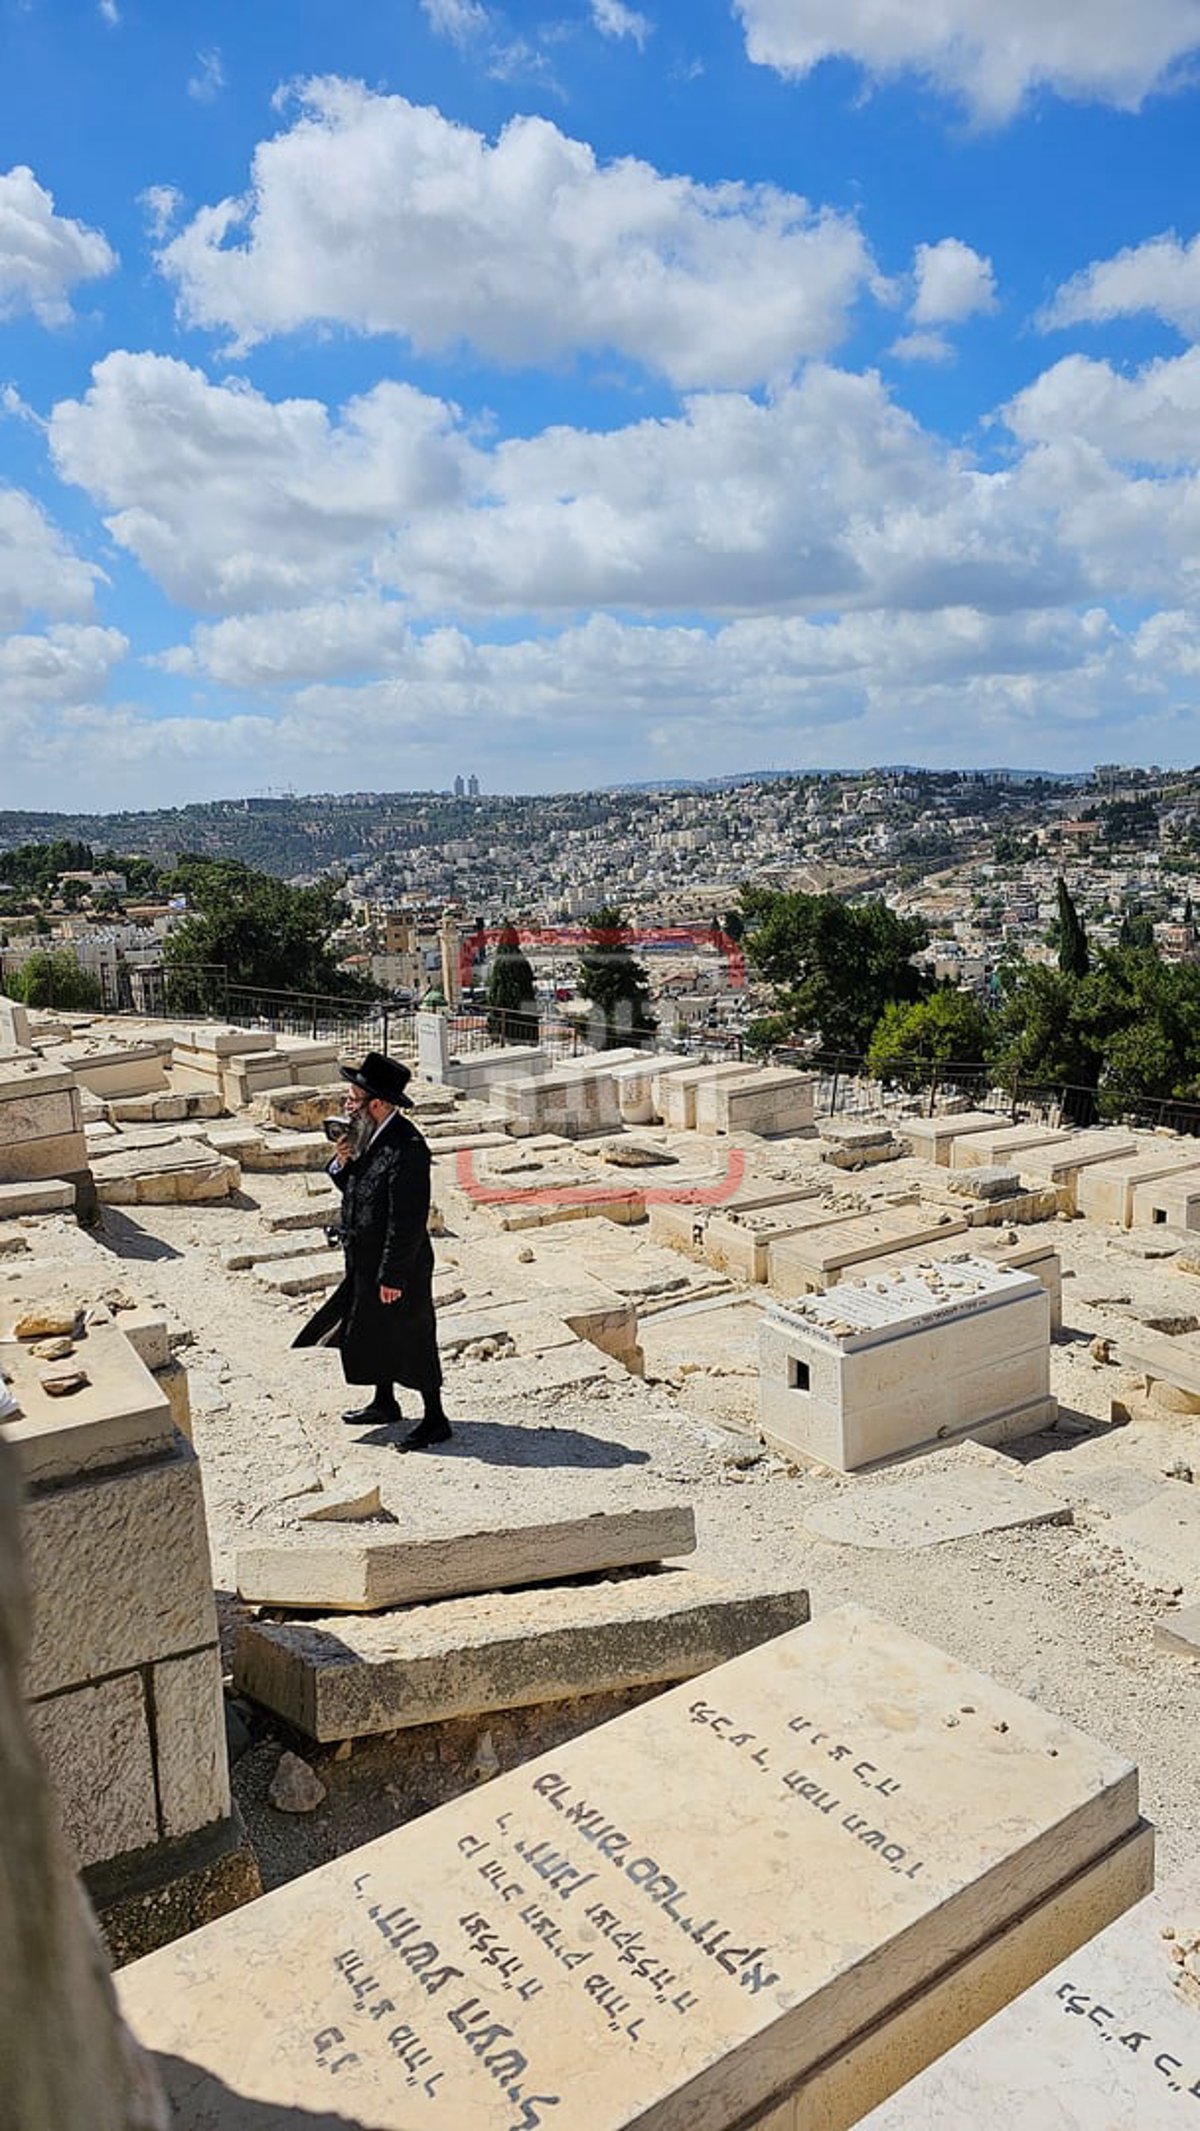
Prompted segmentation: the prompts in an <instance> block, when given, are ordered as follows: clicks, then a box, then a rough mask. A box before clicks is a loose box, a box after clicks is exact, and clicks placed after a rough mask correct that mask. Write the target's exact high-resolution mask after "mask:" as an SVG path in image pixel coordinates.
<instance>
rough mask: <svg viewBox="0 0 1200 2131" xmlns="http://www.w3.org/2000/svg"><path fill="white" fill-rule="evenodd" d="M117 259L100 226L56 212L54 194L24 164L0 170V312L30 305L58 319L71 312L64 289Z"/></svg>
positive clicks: (52, 321) (45, 320)
mask: <svg viewBox="0 0 1200 2131" xmlns="http://www.w3.org/2000/svg"><path fill="white" fill-rule="evenodd" d="M116 264H117V255H116V253H115V252H114V251H113V250H112V247H111V246H110V245H109V243H108V240H107V239H106V238H105V237H103V236H101V234H100V231H99V230H98V229H88V228H87V226H86V224H85V223H83V222H74V221H72V220H71V219H70V217H69V216H66V215H58V214H55V212H54V196H53V194H52V193H49V192H47V191H46V189H45V187H44V186H43V185H39V184H38V181H37V179H36V178H35V177H34V174H33V172H32V170H30V169H29V168H28V167H27V165H25V164H24V163H17V164H15V165H14V167H13V169H11V170H10V171H8V172H7V173H3V172H0V318H12V317H14V316H16V315H17V314H18V313H19V312H21V311H32V312H33V314H34V316H35V317H36V318H40V319H41V321H42V324H43V325H47V326H58V325H62V324H64V323H65V322H66V320H67V319H69V318H70V316H71V306H70V304H69V303H68V301H67V292H68V290H69V289H71V288H73V287H74V285H75V283H76V282H77V281H95V280H98V279H99V278H100V276H101V275H104V274H111V273H112V271H113V268H114V267H115V266H116Z"/></svg>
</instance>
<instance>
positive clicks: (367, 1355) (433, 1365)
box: [293, 1110, 442, 1391]
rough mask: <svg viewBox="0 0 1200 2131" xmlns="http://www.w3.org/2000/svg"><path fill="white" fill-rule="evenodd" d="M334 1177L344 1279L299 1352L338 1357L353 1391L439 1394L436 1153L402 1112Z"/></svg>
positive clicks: (301, 1339) (300, 1340)
mask: <svg viewBox="0 0 1200 2131" xmlns="http://www.w3.org/2000/svg"><path fill="white" fill-rule="evenodd" d="M330 1174H331V1175H332V1177H333V1181H334V1183H335V1184H336V1185H337V1187H338V1189H339V1190H340V1192H341V1194H342V1241H343V1244H344V1245H345V1251H346V1277H345V1279H344V1280H343V1281H342V1282H341V1285H340V1286H339V1287H338V1288H336V1289H335V1290H334V1293H333V1294H332V1295H330V1297H329V1298H328V1300H327V1301H326V1302H323V1303H322V1305H321V1307H320V1309H319V1310H318V1311H317V1313H316V1315H315V1316H314V1317H310V1319H309V1321H308V1323H307V1324H306V1325H305V1326H304V1329H303V1331H301V1332H300V1333H299V1334H298V1336H297V1338H296V1339H295V1341H294V1342H293V1344H294V1345H295V1346H297V1347H314V1346H336V1347H338V1348H340V1350H341V1356H342V1373H343V1375H344V1376H345V1379H346V1382H347V1383H348V1384H407V1385H409V1386H410V1387H411V1388H412V1389H413V1390H415V1391H431V1390H436V1389H437V1387H438V1386H439V1385H440V1383H441V1380H442V1372H441V1364H440V1362H439V1360H438V1350H437V1325H436V1322H435V1319H434V1312H433V1245H432V1244H431V1242H430V1240H429V1229H428V1220H429V1149H428V1147H427V1146H426V1144H425V1142H424V1140H423V1139H422V1137H421V1135H420V1133H419V1132H418V1131H417V1129H416V1126H415V1125H412V1124H410V1123H409V1120H408V1119H407V1118H406V1117H405V1116H404V1115H403V1114H402V1113H401V1112H400V1111H398V1110H396V1111H393V1113H392V1115H391V1116H390V1117H389V1118H388V1120H387V1122H386V1124H384V1125H383V1126H382V1127H381V1128H380V1130H379V1132H378V1133H377V1134H376V1136H375V1138H374V1139H373V1140H372V1142H371V1144H370V1146H369V1147H368V1148H367V1149H366V1151H365V1153H363V1154H360V1155H358V1156H356V1158H355V1159H354V1160H353V1161H350V1162H347V1163H346V1165H345V1167H344V1168H343V1169H340V1170H331V1172H330ZM381 1287H396V1288H399V1289H400V1290H401V1297H400V1300H399V1302H381V1301H380V1299H379V1290H380V1288H381Z"/></svg>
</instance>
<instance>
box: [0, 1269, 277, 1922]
mask: <svg viewBox="0 0 1200 2131" xmlns="http://www.w3.org/2000/svg"><path fill="white" fill-rule="evenodd" d="M8 1307H10V1306H9V1305H8V1304H7V1303H6V1308H8ZM30 1316H31V1317H33V1321H36V1316H35V1315H34V1313H30ZM23 1321H29V1319H28V1318H27V1319H26V1320H22V1319H18V1320H17V1322H18V1325H19V1324H20V1323H21V1322H23ZM159 1329H163V1328H159ZM72 1330H73V1333H74V1335H75V1336H74V1337H72V1338H71V1339H70V1341H69V1344H70V1346H71V1348H72V1351H71V1353H70V1356H69V1359H68V1360H66V1361H64V1362H62V1363H60V1364H57V1365H56V1366H57V1367H58V1368H59V1369H66V1370H72V1371H76V1372H78V1373H79V1374H81V1375H82V1376H83V1378H84V1382H83V1384H82V1385H81V1387H80V1388H79V1389H78V1390H77V1391H75V1392H73V1393H71V1394H69V1395H66V1396H56V1395H51V1393H50V1392H48V1391H47V1390H46V1388H45V1379H46V1378H47V1377H48V1376H52V1375H53V1374H54V1371H53V1370H50V1369H47V1368H46V1365H45V1361H44V1359H40V1358H39V1357H38V1355H37V1354H36V1352H35V1346H36V1345H37V1344H38V1342H37V1341H36V1339H34V1338H33V1337H32V1335H31V1336H30V1338H28V1339H24V1340H20V1341H18V1343H17V1345H16V1346H15V1347H13V1348H9V1349H8V1350H6V1352H7V1355H9V1356H11V1359H6V1365H5V1366H6V1372H7V1373H8V1374H9V1376H10V1379H11V1382H10V1389H11V1391H12V1394H13V1396H14V1397H15V1398H16V1400H17V1403H18V1405H19V1408H20V1416H19V1418H17V1419H15V1420H13V1421H11V1422H9V1423H7V1424H6V1429H5V1432H6V1434H7V1435H8V1437H9V1439H10V1441H11V1444H12V1447H13V1449H14V1451H15V1453H16V1456H17V1458H18V1461H19V1463H20V1466H21V1468H22V1472H23V1476H24V1479H25V1482H26V1487H27V1491H28V1492H27V1501H26V1506H25V1519H24V1529H25V1546H26V1553H27V1558H28V1563H29V1575H30V1581H31V1586H32V1592H33V1634H32V1640H31V1646H30V1651H29V1657H28V1662H27V1666H26V1675H25V1691H26V1696H27V1699H28V1703H29V1724H30V1728H31V1730H32V1733H33V1736H34V1739H35V1741H36V1743H37V1746H38V1749H39V1751H40V1753H41V1755H42V1758H43V1761H44V1763H45V1766H46V1769H47V1772H48V1774H49V1777H50V1780H51V1784H52V1786H53V1789H54V1792H55V1796H56V1800H57V1805H58V1811H59V1815H60V1818H61V1822H62V1826H63V1830H64V1833H65V1835H66V1839H67V1842H68V1845H69V1847H70V1850H71V1852H72V1854H73V1857H74V1860H75V1863H76V1864H77V1865H78V1866H79V1867H80V1868H81V1870H83V1871H84V1873H85V1875H86V1876H87V1878H88V1883H89V1885H90V1886H91V1888H92V1891H93V1892H94V1894H95V1896H96V1899H97V1902H98V1905H99V1906H100V1908H101V1912H102V1915H104V1916H107V1911H108V1909H109V1907H110V1905H111V1906H112V1907H113V1908H114V1909H115V1910H116V1911H117V1912H118V1913H119V1914H120V1915H121V1916H122V1917H123V1918H124V1919H125V1921H124V1922H123V1924H122V1927H121V1938H122V1942H123V1944H125V1946H126V1948H127V1950H131V1951H143V1950H146V1948H147V1947H149V1946H151V1945H153V1944H156V1943H158V1942H159V1939H160V1937H161V1936H171V1935H173V1934H174V1933H175V1932H176V1931H178V1930H186V1929H189V1928H191V1926H192V1925H194V1924H196V1923H198V1922H200V1921H202V1920H204V1918H206V1917H207V1916H211V1915H216V1914H220V1913H222V1911H223V1910H224V1909H226V1908H228V1907H230V1906H232V1905H233V1903H234V1902H236V1901H237V1900H240V1899H243V1898H245V1895H246V1894H247V1893H251V1892H255V1891H257V1878H256V1875H255V1873H254V1870H253V1865H252V1861H251V1860H249V1858H248V1857H247V1855H246V1853H245V1849H244V1843H243V1839H242V1837H241V1831H240V1828H239V1826H238V1825H237V1823H236V1821H235V1820H234V1818H233V1816H232V1813H231V1806H230V1793H229V1771H228V1763H227V1758H226V1749H225V1727H224V1707H223V1699H222V1673H221V1661H220V1654H219V1645H218V1637H217V1618H216V1604H215V1599H214V1594H213V1584H212V1568H211V1563H210V1558H209V1549H208V1533H207V1529H206V1525H205V1517H204V1499H203V1492H202V1488H201V1481H200V1467H199V1464H198V1462H197V1460H196V1457H195V1455H194V1453H193V1452H192V1449H191V1447H190V1445H189V1444H188V1443H187V1441H186V1440H185V1438H184V1437H183V1435H182V1434H181V1433H180V1432H179V1430H178V1429H177V1428H176V1426H175V1425H174V1421H173V1418H172V1411H171V1396H170V1395H169V1391H168V1388H167V1387H165V1386H164V1385H163V1384H162V1383H160V1382H159V1381H158V1379H157V1378H156V1377H155V1376H154V1375H153V1374H152V1373H151V1371H150V1370H149V1369H148V1368H147V1367H146V1366H145V1364H144V1362H143V1361H142V1359H141V1358H140V1355H139V1353H138V1352H136V1351H135V1348H134V1345H133V1344H132V1342H131V1341H130V1340H127V1339H126V1338H125V1336H124V1334H123V1333H122V1332H121V1331H120V1330H119V1329H118V1328H117V1325H116V1324H96V1325H93V1326H91V1327H90V1328H86V1329H83V1328H81V1327H80V1325H79V1324H78V1323H76V1324H75V1325H74V1326H73V1327H72ZM153 1330H154V1328H153V1327H151V1326H148V1325H147V1323H146V1322H145V1321H144V1320H142V1321H140V1322H139V1325H138V1327H137V1335H136V1336H137V1338H138V1342H139V1344H140V1345H141V1346H142V1348H143V1350H144V1351H151V1350H152V1347H153V1344H154V1342H153V1340H152V1338H151V1334H152V1332H153ZM63 1343H64V1344H67V1343H68V1342H67V1341H66V1340H64V1342H63ZM163 1345H164V1348H165V1331H164V1337H163ZM164 1373H167V1374H176V1373H180V1372H178V1365H177V1364H175V1365H174V1368H172V1365H171V1364H170V1362H169V1359H167V1361H166V1369H165V1372H164ZM171 1395H174V1397H175V1399H176V1404H177V1405H178V1404H179V1398H178V1386H177V1385H174V1386H172V1387H171ZM189 1890H190V1892H189ZM134 1893H136V1900H135V1903H134V1908H135V1910H136V1911H137V1912H138V1914H137V1916H136V1917H135V1918H133V1919H132V1920H131V1918H130V1916H129V1914H128V1908H129V1901H130V1898H131V1896H132V1895H133V1894H134Z"/></svg>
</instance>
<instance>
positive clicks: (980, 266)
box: [909, 237, 996, 326]
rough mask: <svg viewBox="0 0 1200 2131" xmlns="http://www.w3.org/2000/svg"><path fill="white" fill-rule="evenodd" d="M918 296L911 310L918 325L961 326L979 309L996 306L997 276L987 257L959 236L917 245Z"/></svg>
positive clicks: (989, 308) (914, 274)
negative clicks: (963, 241)
mask: <svg viewBox="0 0 1200 2131" xmlns="http://www.w3.org/2000/svg"><path fill="white" fill-rule="evenodd" d="M913 278H914V280H915V283H916V295H915V296H914V298H913V303H912V309H911V311H910V313H909V316H910V317H911V319H912V321H913V324H914V325H917V326H941V325H961V324H962V322H963V320H964V319H966V318H972V317H974V315H975V314H976V312H978V311H994V310H995V308H996V277H995V274H994V272H993V270H992V262H991V260H990V259H984V258H982V257H981V255H980V254H979V253H978V252H977V251H973V250H972V248H971V246H970V245H969V244H963V243H962V242H961V240H960V239H959V238H958V237H943V238H942V239H941V242H940V243H938V244H918V246H917V249H916V253H915V255H914V259H913Z"/></svg>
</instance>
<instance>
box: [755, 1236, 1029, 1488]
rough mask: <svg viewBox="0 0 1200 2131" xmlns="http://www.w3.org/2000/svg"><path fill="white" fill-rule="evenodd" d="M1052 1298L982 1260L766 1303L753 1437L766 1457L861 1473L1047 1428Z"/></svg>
mask: <svg viewBox="0 0 1200 2131" xmlns="http://www.w3.org/2000/svg"><path fill="white" fill-rule="evenodd" d="M1057 1411H1058V1409H1057V1406H1056V1403H1055V1401H1054V1400H1053V1399H1052V1398H1051V1396H1050V1298H1049V1296H1048V1295H1047V1293H1046V1290H1045V1288H1044V1287H1043V1286H1042V1284H1041V1282H1040V1281H1038V1280H1036V1279H1034V1277H1033V1276H1032V1274H1030V1273H1026V1272H1021V1271H1017V1270H1015V1269H1010V1268H1007V1267H1003V1266H998V1265H996V1264H995V1263H994V1261H992V1260H990V1259H984V1258H967V1257H964V1258H960V1259H956V1260H954V1261H953V1262H949V1263H944V1264H940V1265H938V1264H926V1265H924V1266H921V1267H917V1268H914V1269H913V1270H912V1271H911V1272H898V1273H891V1274H887V1275H880V1276H879V1277H877V1278H876V1279H874V1280H864V1281H861V1282H850V1281H846V1282H842V1283H841V1284H839V1286H838V1287H837V1288H836V1289H835V1290H834V1292H833V1293H832V1294H829V1295H813V1296H805V1297H802V1298H800V1299H799V1300H798V1301H796V1302H794V1303H791V1304H783V1303H772V1304H769V1305H768V1307H767V1308H766V1309H765V1310H764V1312H763V1317H762V1325H761V1330H760V1337H759V1427H760V1431H761V1433H762V1434H763V1436H764V1437H765V1438H766V1440H767V1442H768V1443H769V1444H771V1446H772V1448H774V1449H776V1450H779V1451H782V1452H783V1453H784V1454H785V1455H787V1456H791V1457H800V1458H802V1459H804V1460H807V1461H810V1462H815V1463H817V1464H819V1465H825V1466H829V1467H831V1468H832V1469H833V1470H834V1471H837V1472H860V1471H862V1470H864V1469H865V1468H866V1467H869V1466H873V1465H879V1464H884V1463H887V1462H888V1461H890V1460H891V1459H894V1458H904V1457H911V1456H913V1455H914V1454H915V1453H917V1452H919V1451H922V1450H932V1449H935V1448H936V1447H937V1446H938V1445H939V1444H945V1443H952V1442H956V1441H958V1440H959V1439H961V1438H962V1437H964V1436H970V1437H972V1438H973V1439H974V1440H975V1441H976V1442H981V1443H1002V1442H1008V1441H1011V1440H1012V1439H1013V1438H1014V1437H1017V1436H1022V1435H1033V1434H1037V1433H1038V1432H1040V1431H1041V1430H1042V1429H1044V1428H1049V1427H1051V1426H1053V1423H1054V1421H1055V1419H1056V1418H1057Z"/></svg>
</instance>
